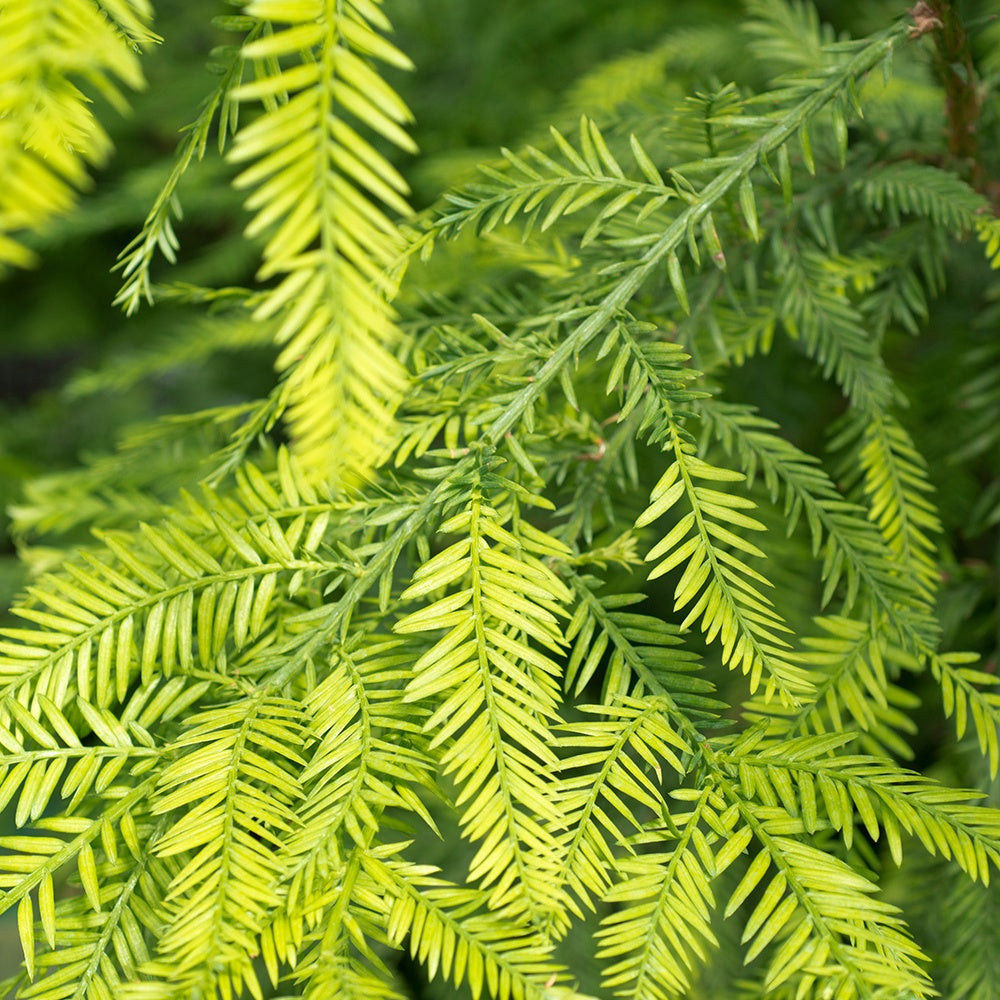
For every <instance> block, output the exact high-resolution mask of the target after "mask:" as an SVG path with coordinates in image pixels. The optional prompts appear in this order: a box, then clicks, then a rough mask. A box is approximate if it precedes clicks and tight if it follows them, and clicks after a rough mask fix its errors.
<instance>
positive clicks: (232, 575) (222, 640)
mask: <svg viewBox="0 0 1000 1000" xmlns="http://www.w3.org/2000/svg"><path fill="white" fill-rule="evenodd" d="M282 469H283V472H284V475H283V477H282V480H281V488H283V489H286V490H287V495H288V496H289V497H290V498H291V500H292V503H291V504H290V505H289V506H288V507H286V508H285V511H284V512H282V511H281V509H280V504H281V501H280V499H279V494H278V492H277V491H276V490H275V489H274V487H272V486H271V485H270V483H268V481H267V479H266V478H265V477H264V476H263V474H262V473H261V472H260V471H258V470H257V469H255V468H253V467H252V466H246V467H245V469H244V470H243V473H242V476H241V479H242V488H241V489H240V490H239V492H238V494H237V496H236V497H232V498H230V502H229V504H228V505H227V504H226V503H224V502H222V501H221V498H219V497H217V496H215V495H213V494H211V493H206V496H205V498H204V499H205V503H204V504H202V503H200V502H199V501H198V500H196V499H195V498H194V497H190V498H189V501H188V509H189V513H188V514H187V516H186V517H184V516H175V517H172V518H169V519H166V520H165V521H163V522H161V523H160V524H158V525H152V524H147V525H143V526H142V527H141V528H140V529H139V530H137V531H134V532H130V533H126V532H119V531H112V532H106V533H101V534H99V536H98V537H99V539H100V541H101V543H102V548H101V549H100V550H97V551H95V552H85V553H83V554H82V555H81V556H80V558H79V559H78V560H76V561H75V562H70V563H68V564H66V565H65V566H64V567H63V569H62V571H61V572H60V573H58V574H50V575H48V576H45V577H42V578H41V579H40V580H39V581H38V582H37V583H36V584H34V585H33V586H31V587H29V588H28V599H27V600H26V601H25V602H24V603H23V604H22V605H20V606H17V607H15V608H14V609H13V610H14V614H16V615H17V616H18V617H20V618H22V619H24V620H25V621H27V622H29V623H31V624H32V626H33V627H31V628H7V629H5V630H3V631H2V633H0V635H2V636H3V637H4V641H2V642H0V654H2V658H0V705H2V706H3V707H2V708H0V719H3V720H4V721H5V722H6V721H8V720H9V719H10V715H9V712H10V708H9V705H10V704H11V703H12V702H13V701H15V700H16V701H21V702H22V703H28V704H33V703H34V699H37V698H38V697H39V696H43V695H44V696H45V697H47V698H49V699H50V700H51V701H52V702H53V704H55V705H56V707H57V708H63V707H64V706H65V704H66V702H67V701H68V700H70V699H71V698H72V697H74V696H75V695H79V697H81V698H82V699H83V700H84V701H86V702H90V703H92V704H93V705H95V706H96V707H98V708H101V709H104V708H107V707H108V706H110V705H113V704H122V703H123V702H124V700H125V698H126V695H127V693H128V692H129V691H130V689H131V687H132V685H133V684H134V683H135V682H136V681H137V680H138V681H140V682H141V683H143V684H149V683H150V682H151V681H153V680H154V678H155V677H156V676H159V675H160V674H161V673H162V675H164V676H166V677H170V676H171V675H172V674H173V673H174V672H175V671H178V672H180V673H184V674H187V673H191V672H195V671H198V670H203V671H206V672H207V673H208V674H211V675H214V677H215V678H216V679H217V680H218V681H220V682H223V683H226V681H225V678H226V676H227V673H228V664H229V659H230V657H233V658H235V657H236V655H237V654H238V653H239V652H240V651H241V650H243V649H244V647H247V646H248V644H250V643H252V642H253V640H255V639H257V638H258V637H259V636H260V635H261V633H262V631H263V630H264V629H265V626H267V627H269V628H270V627H273V626H274V615H275V609H276V606H277V605H279V604H280V602H281V601H282V600H284V599H285V595H287V596H292V595H294V594H295V592H296V591H297V589H298V587H299V586H300V585H301V581H302V578H303V575H304V574H305V573H306V572H309V573H314V572H315V571H316V570H319V569H320V567H321V566H322V567H325V568H326V570H328V571H330V573H331V576H335V575H336V574H337V573H339V572H340V571H341V569H342V564H341V561H340V560H333V561H328V560H327V559H326V558H325V557H323V556H317V555H316V549H317V548H318V547H319V545H320V542H321V541H322V537H323V533H324V531H325V529H326V526H327V524H328V522H329V513H330V507H329V503H328V502H326V503H324V502H320V501H318V499H317V497H316V494H315V493H314V492H312V491H311V489H310V488H309V487H308V485H307V484H306V483H305V482H304V481H302V479H301V476H300V477H299V478H298V479H297V478H296V473H295V471H294V469H293V467H292V466H291V465H289V464H288V463H287V456H286V459H285V461H284V462H283V463H282ZM303 501H304V502H303ZM227 506H228V509H227ZM279 582H280V584H281V587H280V588H279Z"/></svg>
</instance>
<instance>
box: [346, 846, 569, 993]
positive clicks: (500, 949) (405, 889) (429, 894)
mask: <svg viewBox="0 0 1000 1000" xmlns="http://www.w3.org/2000/svg"><path fill="white" fill-rule="evenodd" d="M362 863H363V864H364V866H365V869H366V871H368V873H369V874H370V876H371V878H372V880H373V881H374V882H375V883H376V884H377V885H378V886H379V888H380V889H381V891H382V892H384V893H385V894H386V896H387V897H388V905H389V916H388V921H387V927H386V929H387V936H388V938H389V940H390V941H391V942H392V943H393V944H395V945H396V946H397V947H401V946H403V945H404V944H408V946H409V950H410V954H411V955H412V956H413V957H414V958H415V959H417V960H418V961H419V962H420V963H421V964H423V965H425V966H426V967H427V973H428V977H429V978H431V979H433V978H435V977H436V976H438V975H439V974H440V976H441V978H442V980H444V981H446V982H447V981H448V980H451V982H452V983H453V984H454V986H455V987H456V988H458V987H459V986H461V985H462V984H463V983H465V984H467V985H468V988H469V990H470V992H471V993H472V996H473V998H474V1000H475V998H478V997H480V996H481V995H482V994H483V992H484V990H485V991H487V992H488V994H489V995H491V996H502V997H508V996H509V997H511V998H513V1000H545V998H546V997H548V996H549V993H548V991H549V989H551V988H552V987H553V986H554V985H555V983H556V982H557V980H558V979H564V978H565V976H566V973H565V970H563V969H562V968H561V966H559V965H558V964H557V963H556V962H554V961H553V960H552V958H551V957H550V955H551V951H552V946H551V944H550V943H549V942H547V941H546V940H545V938H544V937H543V936H542V935H541V934H540V933H539V932H538V930H537V929H535V928H534V927H532V926H531V924H530V923H528V922H522V921H518V920H516V919H511V917H510V916H509V915H506V914H504V913H503V912H497V911H495V910H494V909H492V908H491V907H490V906H489V902H488V894H487V893H485V892H482V891H478V890H475V889H469V888H463V887H462V886H457V885H454V884H451V883H449V882H448V881H447V880H445V879H441V878H438V877H436V876H435V874H434V870H433V869H428V868H427V867H426V866H416V865H412V864H406V863H399V862H397V863H395V864H391V865H390V864H386V863H385V862H383V861H380V860H379V859H377V858H376V857H374V856H372V855H369V856H368V857H366V858H365V860H364V861H363V862H362Z"/></svg>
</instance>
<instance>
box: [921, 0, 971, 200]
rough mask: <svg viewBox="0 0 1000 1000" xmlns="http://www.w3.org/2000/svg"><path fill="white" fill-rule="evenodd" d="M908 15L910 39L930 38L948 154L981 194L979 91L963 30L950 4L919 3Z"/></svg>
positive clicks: (936, 1) (940, 1)
mask: <svg viewBox="0 0 1000 1000" xmlns="http://www.w3.org/2000/svg"><path fill="white" fill-rule="evenodd" d="M908 13H909V15H910V17H912V18H913V26H912V27H911V28H910V37H911V38H919V37H920V36H921V35H925V34H928V33H933V35H934V46H935V58H934V69H935V72H936V74H937V77H938V79H939V80H940V81H941V84H942V86H943V87H944V93H945V113H946V115H947V117H948V152H949V153H950V154H951V157H952V160H953V162H954V166H955V167H956V168H957V169H958V171H959V172H960V173H961V174H962V176H963V177H965V178H966V180H968V182H969V183H970V184H971V185H972V186H973V187H974V188H975V189H976V190H977V191H985V189H986V182H985V176H984V171H983V161H982V156H981V155H980V150H979V134H978V131H977V129H978V125H979V113H980V110H981V108H982V91H981V90H980V87H979V81H978V78H977V76H976V67H975V63H974V62H973V59H972V49H971V48H970V46H969V39H968V36H967V35H966V33H965V28H964V27H963V25H962V22H961V19H960V18H959V16H958V12H957V11H956V10H955V6H954V4H953V3H952V2H951V0H934V2H933V3H925V2H924V0H920V2H919V3H917V4H916V5H915V6H914V7H912V8H911V9H910V10H909V11H908Z"/></svg>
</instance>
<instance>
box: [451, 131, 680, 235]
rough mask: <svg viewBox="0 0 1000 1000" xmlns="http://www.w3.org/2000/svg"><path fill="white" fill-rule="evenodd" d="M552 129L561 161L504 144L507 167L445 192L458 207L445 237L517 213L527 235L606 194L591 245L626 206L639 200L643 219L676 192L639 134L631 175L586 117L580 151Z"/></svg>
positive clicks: (488, 226)
mask: <svg viewBox="0 0 1000 1000" xmlns="http://www.w3.org/2000/svg"><path fill="white" fill-rule="evenodd" d="M551 131H552V139H553V141H554V143H555V146H556V149H558V151H559V153H560V154H561V156H562V161H563V162H561V161H559V160H555V159H553V158H552V157H551V156H549V155H548V154H547V153H544V152H542V151H541V150H539V149H536V148H535V147H533V146H528V147H527V148H526V149H525V150H523V152H521V153H513V152H511V151H510V150H509V149H505V150H504V151H503V157H504V161H505V163H504V166H505V167H506V169H505V170H497V169H494V168H493V167H488V168H487V167H482V168H480V169H481V170H482V171H483V173H485V174H486V178H487V180H484V181H481V182H479V183H477V184H475V185H472V186H470V187H468V188H466V189H465V190H464V191H462V192H459V193H457V194H449V195H447V199H448V201H449V203H450V204H451V205H452V206H453V207H452V208H451V209H450V210H449V211H447V212H446V213H445V214H444V215H443V216H442V217H441V218H440V219H439V220H438V221H437V227H438V228H439V230H440V232H441V234H442V235H443V236H448V235H451V234H453V233H455V232H457V231H458V230H459V229H461V228H463V227H466V226H470V225H472V226H474V227H475V229H476V231H477V232H479V233H489V232H492V231H493V230H494V229H496V228H497V227H498V226H500V225H502V224H504V225H505V224H508V223H510V222H512V221H513V220H514V219H515V218H516V217H518V216H520V215H525V216H527V219H526V221H525V223H524V231H525V234H526V235H527V234H528V233H531V232H532V231H533V230H535V229H536V228H537V230H538V231H539V232H545V231H546V230H547V229H549V227H551V226H552V225H553V224H554V223H555V222H557V221H558V220H560V219H563V218H568V217H570V216H573V215H575V214H576V213H577V212H580V211H582V210H584V209H586V208H589V207H591V206H594V205H596V204H597V203H598V202H601V201H605V202H606V204H604V205H603V207H602V208H601V211H600V212H599V213H597V214H596V216H594V217H593V218H592V221H590V224H589V225H588V226H587V228H586V231H585V232H584V234H583V237H582V240H581V245H583V246H586V245H587V244H588V243H589V242H591V241H592V240H594V239H596V238H598V237H599V236H600V234H601V232H602V231H603V229H604V228H605V227H606V226H607V225H608V224H609V222H610V221H611V220H612V219H614V218H615V217H616V216H617V215H618V214H619V213H620V212H622V211H623V210H624V209H625V208H627V207H633V206H634V208H635V209H637V218H638V219H639V220H642V219H645V218H648V217H649V216H651V215H654V214H655V213H656V212H658V211H659V210H660V209H662V208H663V207H664V206H665V205H666V204H667V203H668V202H669V201H670V200H671V199H673V198H677V197H678V193H677V191H675V190H674V189H673V188H671V187H669V186H667V185H666V184H665V183H664V181H663V178H662V176H661V174H660V171H659V170H658V169H657V168H656V166H655V165H654V163H653V161H652V159H650V156H649V154H648V153H647V152H646V151H645V150H644V149H643V147H642V145H641V144H640V143H639V140H638V139H636V138H635V137H634V136H632V137H631V139H630V143H631V154H632V156H631V158H632V160H633V164H630V167H631V171H632V173H633V174H635V173H638V174H640V175H641V179H636V178H630V177H629V176H628V175H626V173H625V170H624V168H623V167H622V165H621V164H620V163H619V161H618V158H616V157H615V155H614V154H613V153H612V151H611V149H610V148H609V146H608V144H607V142H606V141H605V139H604V136H603V135H602V134H601V131H600V129H599V128H598V127H597V125H596V124H595V123H594V122H593V121H591V120H590V119H589V118H586V117H582V118H581V119H580V129H579V151H578V150H577V149H576V148H574V147H573V146H572V145H571V144H570V143H569V141H568V140H567V139H566V138H565V137H564V136H563V135H562V133H560V132H559V131H558V130H557V129H554V128H553V129H552V130H551Z"/></svg>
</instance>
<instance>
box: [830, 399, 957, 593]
mask: <svg viewBox="0 0 1000 1000" xmlns="http://www.w3.org/2000/svg"><path fill="white" fill-rule="evenodd" d="M830 447H831V449H832V450H834V451H837V450H838V449H845V450H847V449H849V454H850V458H849V459H847V460H845V461H844V462H843V468H842V478H843V479H844V481H845V484H846V486H847V489H848V490H850V489H851V488H852V487H854V486H857V487H859V488H860V492H862V493H863V495H864V497H865V499H866V500H867V501H868V504H869V512H868V516H869V518H870V519H871V520H872V521H874V522H875V524H876V525H878V528H879V531H880V532H881V533H882V536H883V538H885V540H886V543H887V544H888V546H889V547H890V549H892V552H893V555H894V556H895V559H896V561H897V563H898V565H899V567H900V569H901V571H902V572H903V573H905V574H906V575H908V576H910V577H911V578H912V579H913V580H914V581H915V582H916V584H917V586H918V587H919V588H920V594H921V597H922V598H923V599H924V600H925V601H928V602H929V601H930V600H932V599H933V597H934V594H935V592H936V591H937V589H938V585H939V583H940V576H939V570H938V566H937V559H936V551H937V549H936V546H935V544H934V542H933V541H932V540H931V537H930V536H931V535H934V534H938V533H939V532H940V531H941V524H940V521H939V520H938V516H937V511H936V509H935V507H934V505H933V504H932V503H931V501H930V500H929V499H928V494H929V493H931V491H932V487H931V485H930V483H929V482H928V479H927V465H926V463H925V462H924V460H923V458H922V457H921V455H920V453H919V452H918V451H917V449H916V448H915V447H914V445H913V442H912V441H911V440H910V436H909V435H908V434H907V433H906V431H905V430H904V428H903V427H902V426H901V425H900V424H899V423H898V421H896V420H894V419H893V418H892V417H890V416H888V415H885V414H875V413H872V414H865V415H864V416H863V417H861V416H860V415H857V416H853V417H848V418H846V419H845V420H844V423H843V427H842V429H841V430H840V432H839V433H837V434H836V436H835V437H834V439H833V440H832V441H831V442H830Z"/></svg>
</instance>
